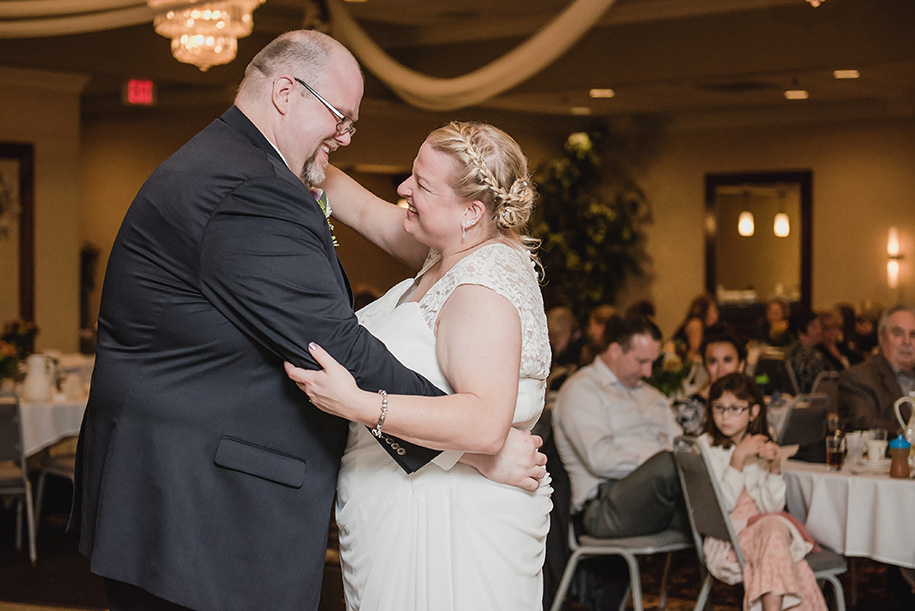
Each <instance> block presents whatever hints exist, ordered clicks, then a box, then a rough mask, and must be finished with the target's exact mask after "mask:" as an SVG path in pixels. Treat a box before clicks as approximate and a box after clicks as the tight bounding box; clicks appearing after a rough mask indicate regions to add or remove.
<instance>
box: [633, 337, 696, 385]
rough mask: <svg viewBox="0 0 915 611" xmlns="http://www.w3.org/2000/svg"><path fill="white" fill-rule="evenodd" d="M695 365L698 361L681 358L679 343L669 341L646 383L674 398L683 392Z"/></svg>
mask: <svg viewBox="0 0 915 611" xmlns="http://www.w3.org/2000/svg"><path fill="white" fill-rule="evenodd" d="M677 343H682V342H677ZM695 365H696V363H693V362H691V361H689V360H687V359H684V358H681V356H680V350H678V345H677V344H675V343H674V342H667V343H666V344H665V345H664V352H663V353H662V354H661V358H659V359H658V361H657V362H656V363H655V365H654V367H652V369H651V377H648V378H645V383H646V384H650V385H651V386H654V387H655V388H657V389H658V390H660V391H661V392H662V393H664V394H665V395H667V396H668V397H671V398H673V397H675V396H677V395H678V394H681V393H682V391H683V385H684V383H685V382H686V380H688V379H689V377H690V376H691V375H692V373H693V367H694V366H695Z"/></svg>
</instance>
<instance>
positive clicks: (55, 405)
mask: <svg viewBox="0 0 915 611" xmlns="http://www.w3.org/2000/svg"><path fill="white" fill-rule="evenodd" d="M20 408H21V412H22V439H23V443H24V445H25V453H26V455H27V456H30V455H32V454H35V453H36V452H38V451H40V450H43V449H44V448H46V447H48V446H50V445H52V444H54V443H56V442H58V441H60V440H61V439H63V438H64V437H68V436H70V435H77V434H79V426H80V424H81V423H82V420H83V412H84V411H86V399H59V400H53V401H47V402H41V403H32V402H31V401H24V400H23V401H21V402H20Z"/></svg>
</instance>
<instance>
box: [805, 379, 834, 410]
mask: <svg viewBox="0 0 915 611" xmlns="http://www.w3.org/2000/svg"><path fill="white" fill-rule="evenodd" d="M810 392H816V393H823V394H824V395H826V396H827V397H829V411H831V412H835V411H838V409H839V372H838V371H821V372H820V373H819V374H817V377H816V379H815V380H814V381H813V387H812V388H811V389H810Z"/></svg>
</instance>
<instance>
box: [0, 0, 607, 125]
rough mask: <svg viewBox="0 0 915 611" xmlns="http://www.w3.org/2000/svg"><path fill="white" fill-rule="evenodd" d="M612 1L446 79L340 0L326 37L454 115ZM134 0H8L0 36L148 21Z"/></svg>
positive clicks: (565, 46)
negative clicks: (380, 37) (373, 30)
mask: <svg viewBox="0 0 915 611" xmlns="http://www.w3.org/2000/svg"><path fill="white" fill-rule="evenodd" d="M615 2H616V0H575V1H574V2H573V3H572V4H571V5H569V6H568V7H567V8H566V9H565V10H564V11H562V12H561V13H560V14H559V15H557V16H556V18H555V19H553V21H551V22H550V23H548V24H547V25H546V26H544V27H543V28H542V29H541V30H540V31H538V32H537V33H536V34H534V35H533V36H532V37H531V38H529V39H527V40H526V41H524V42H523V43H521V44H520V45H518V46H517V47H515V48H514V49H513V50H511V51H509V52H508V53H506V54H505V55H504V56H502V57H500V58H498V59H496V60H494V61H492V62H491V63H489V64H487V65H486V66H483V67H481V68H478V69H476V70H474V71H472V72H469V73H467V74H464V75H461V76H458V77H454V78H439V77H434V76H429V75H426V74H422V73H420V72H417V71H415V70H412V69H410V68H407V67H406V66H404V65H402V64H400V63H398V62H397V61H396V60H394V59H393V58H392V57H391V56H390V55H388V54H387V53H386V52H385V51H384V50H383V49H382V48H381V47H380V46H378V44H377V43H375V42H374V41H373V40H372V39H371V38H369V36H368V35H367V34H366V33H365V31H364V30H363V29H362V28H361V27H360V26H359V24H358V23H356V21H355V20H354V19H353V18H352V16H351V15H350V14H349V12H348V11H347V10H346V9H345V8H344V7H343V4H342V2H341V0H328V3H327V5H328V9H329V11H330V15H331V22H332V24H333V31H334V36H335V37H336V38H337V39H338V40H340V41H341V42H342V43H343V44H345V45H347V46H348V47H349V48H350V50H352V52H353V54H354V55H355V56H356V57H357V58H358V59H359V61H360V62H361V63H362V64H363V65H364V66H365V67H366V68H367V69H368V70H370V71H371V72H372V73H373V74H374V75H375V76H377V77H378V78H379V79H380V80H381V81H382V82H384V83H385V84H386V85H387V86H388V87H390V88H391V89H392V90H393V91H394V92H395V93H396V94H397V95H398V96H400V97H401V98H402V99H403V100H404V101H406V102H407V103H409V104H412V105H414V106H416V107H419V108H423V109H426V110H454V109H457V108H464V107H466V106H471V105H473V104H478V103H480V102H483V101H485V100H488V99H490V98H492V97H494V96H496V95H499V94H500V93H503V92H505V91H507V90H508V89H511V88H512V87H514V86H516V85H518V84H520V83H522V82H524V81H525V80H527V79H528V78H530V77H532V76H534V75H535V74H537V73H538V72H540V71H541V70H543V69H544V68H545V67H546V66H548V65H550V64H551V63H553V62H554V61H555V60H556V59H558V58H559V57H560V56H562V55H563V54H564V53H565V52H566V51H568V50H569V48H570V47H571V46H572V45H574V44H575V43H576V42H578V41H579V40H580V39H581V37H582V36H584V35H585V34H586V33H587V32H588V30H590V29H591V28H592V27H593V26H594V24H595V23H596V22H597V21H598V20H599V19H600V18H601V16H603V14H604V13H605V12H606V11H607V9H609V8H610V6H612V5H613V4H614V3H615ZM154 16H155V12H154V11H153V10H152V9H151V8H149V7H148V6H147V5H146V2H145V1H142V0H29V1H23V0H13V1H9V0H7V1H5V2H0V38H36V37H44V36H61V35H67V34H80V33H85V32H92V31H97V30H108V29H114V28H120V27H128V26H134V25H138V24H141V23H145V22H151V21H152V19H153V17H154Z"/></svg>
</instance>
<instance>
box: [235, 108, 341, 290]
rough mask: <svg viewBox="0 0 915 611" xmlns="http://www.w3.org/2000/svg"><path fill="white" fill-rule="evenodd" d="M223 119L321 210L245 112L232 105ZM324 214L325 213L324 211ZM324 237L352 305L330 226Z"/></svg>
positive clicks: (308, 203)
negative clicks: (263, 154)
mask: <svg viewBox="0 0 915 611" xmlns="http://www.w3.org/2000/svg"><path fill="white" fill-rule="evenodd" d="M221 118H222V120H223V121H225V122H226V124H228V125H229V126H230V127H231V128H232V129H234V130H236V131H238V132H240V133H241V134H243V135H244V136H245V137H247V138H248V139H249V140H250V141H251V143H252V144H253V145H254V146H256V147H257V148H259V149H261V150H262V151H264V153H266V154H267V157H268V158H269V159H270V162H271V163H272V164H273V166H274V167H275V168H276V173H277V176H280V177H281V178H284V179H286V180H288V181H290V182H292V183H294V184H295V185H296V186H298V187H299V188H300V189H301V190H302V198H303V199H304V200H305V205H306V206H314V208H315V209H317V210H320V209H321V207H320V206H319V205H318V202H317V201H315V198H314V195H313V194H312V193H311V190H310V189H308V188H307V187H306V186H305V184H304V183H303V182H302V181H301V180H300V179H299V177H298V176H296V175H295V173H294V172H293V171H292V170H290V169H289V166H287V165H286V162H285V161H283V158H282V157H281V156H280V154H279V152H278V151H277V150H276V147H274V146H273V145H272V144H270V141H269V140H267V138H266V137H264V135H263V134H262V133H261V132H260V130H259V129H257V127H256V126H255V125H254V123H252V122H251V120H250V119H248V117H246V116H245V114H244V113H243V112H242V111H241V110H239V108H238V107H237V106H234V105H233V106H232V107H231V108H229V110H227V111H226V112H224V113H223V115H222V117H221ZM322 214H323V213H322ZM326 229H327V230H326V232H325V235H324V236H323V238H324V250H325V252H326V253H327V259H328V260H329V261H330V263H331V267H333V269H334V272H335V276H336V277H337V282H338V283H339V284H340V288H342V289H343V290H344V291H345V292H346V294H347V296H348V297H349V303H350V307H352V305H353V289H352V287H351V286H350V283H349V278H347V277H346V270H344V269H343V264H342V263H341V262H340V259H339V258H338V257H337V249H336V247H335V246H334V244H333V237H332V235H331V232H330V227H327V228H326Z"/></svg>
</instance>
